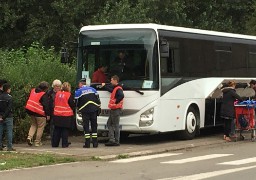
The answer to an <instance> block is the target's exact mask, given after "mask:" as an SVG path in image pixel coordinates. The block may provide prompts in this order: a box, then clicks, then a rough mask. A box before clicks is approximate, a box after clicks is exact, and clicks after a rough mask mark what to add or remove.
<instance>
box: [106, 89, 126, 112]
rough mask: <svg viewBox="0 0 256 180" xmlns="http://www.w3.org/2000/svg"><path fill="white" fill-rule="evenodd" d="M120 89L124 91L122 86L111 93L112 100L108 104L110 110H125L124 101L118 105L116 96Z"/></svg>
mask: <svg viewBox="0 0 256 180" xmlns="http://www.w3.org/2000/svg"><path fill="white" fill-rule="evenodd" d="M118 89H122V88H121V87H120V86H117V87H115V88H114V90H113V91H112V93H111V96H110V100H109V102H108V107H109V109H122V108H123V103H124V100H123V99H122V100H121V101H120V102H119V103H118V104H116V98H115V96H116V91H117V90H118ZM122 90H123V89H122Z"/></svg>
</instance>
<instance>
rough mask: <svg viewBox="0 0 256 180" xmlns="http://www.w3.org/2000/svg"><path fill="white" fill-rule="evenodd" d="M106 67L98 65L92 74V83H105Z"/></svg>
mask: <svg viewBox="0 0 256 180" xmlns="http://www.w3.org/2000/svg"><path fill="white" fill-rule="evenodd" d="M107 69H108V67H107V66H104V65H100V66H99V67H98V69H97V70H96V71H95V72H94V73H93V74H92V83H104V82H106V81H107V77H106V75H105V72H106V71H107Z"/></svg>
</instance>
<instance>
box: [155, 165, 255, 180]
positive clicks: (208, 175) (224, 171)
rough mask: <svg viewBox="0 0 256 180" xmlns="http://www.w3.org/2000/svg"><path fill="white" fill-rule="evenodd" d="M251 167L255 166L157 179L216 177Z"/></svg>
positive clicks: (199, 179) (197, 179)
mask: <svg viewBox="0 0 256 180" xmlns="http://www.w3.org/2000/svg"><path fill="white" fill-rule="evenodd" d="M253 168H256V166H249V167H242V168H234V169H226V170H220V171H213V172H207V173H200V174H194V175H189V176H178V177H170V178H163V179H157V180H191V179H193V180H201V179H208V178H212V177H216V176H220V175H225V174H230V173H235V172H238V171H244V170H248V169H253Z"/></svg>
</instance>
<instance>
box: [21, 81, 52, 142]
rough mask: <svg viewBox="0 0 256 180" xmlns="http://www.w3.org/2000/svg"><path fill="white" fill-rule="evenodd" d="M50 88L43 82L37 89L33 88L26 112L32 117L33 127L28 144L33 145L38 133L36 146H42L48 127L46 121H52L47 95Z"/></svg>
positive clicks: (31, 127) (29, 133)
mask: <svg viewBox="0 0 256 180" xmlns="http://www.w3.org/2000/svg"><path fill="white" fill-rule="evenodd" d="M48 88H49V83H48V82H45V81H43V82H41V83H40V84H39V86H38V87H37V88H33V89H32V90H31V92H30V96H29V99H28V101H27V104H26V107H25V109H26V112H27V113H28V114H29V115H30V117H31V121H30V122H31V126H30V129H29V132H28V137H27V143H28V145H29V146H32V145H33V136H34V134H35V132H37V133H36V139H35V146H36V147H38V146H41V145H42V142H41V138H42V135H43V132H44V127H45V125H46V120H50V109H49V102H48V96H47V94H46V93H45V92H46V91H47V90H48Z"/></svg>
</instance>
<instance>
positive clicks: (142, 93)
mask: <svg viewBox="0 0 256 180" xmlns="http://www.w3.org/2000/svg"><path fill="white" fill-rule="evenodd" d="M121 86H122V87H123V89H127V90H132V91H135V92H137V93H139V94H140V95H144V92H142V91H140V90H138V89H135V88H132V87H128V86H126V85H124V84H121Z"/></svg>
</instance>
